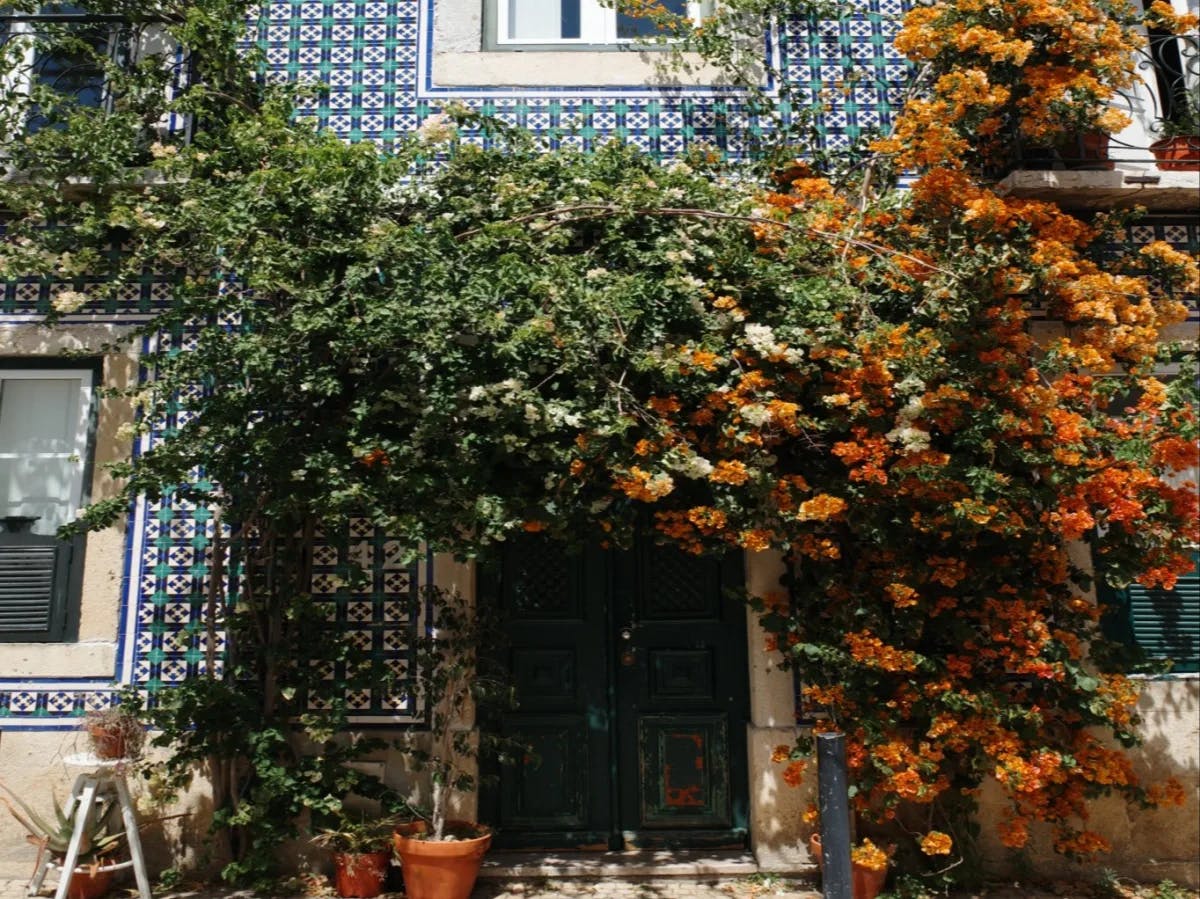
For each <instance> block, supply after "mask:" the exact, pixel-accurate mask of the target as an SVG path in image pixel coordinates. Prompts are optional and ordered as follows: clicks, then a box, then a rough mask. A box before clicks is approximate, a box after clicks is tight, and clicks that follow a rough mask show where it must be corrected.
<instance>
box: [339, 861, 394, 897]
mask: <svg viewBox="0 0 1200 899" xmlns="http://www.w3.org/2000/svg"><path fill="white" fill-rule="evenodd" d="M391 857H392V853H391V852H389V851H388V850H386V849H383V850H380V851H379V852H335V853H334V854H333V873H334V877H333V882H334V886H336V887H337V893H338V895H339V896H346V897H355V899H372V897H374V896H378V895H379V894H380V893H382V892H383V883H384V881H385V880H387V872H388V862H389V861H390V860H391Z"/></svg>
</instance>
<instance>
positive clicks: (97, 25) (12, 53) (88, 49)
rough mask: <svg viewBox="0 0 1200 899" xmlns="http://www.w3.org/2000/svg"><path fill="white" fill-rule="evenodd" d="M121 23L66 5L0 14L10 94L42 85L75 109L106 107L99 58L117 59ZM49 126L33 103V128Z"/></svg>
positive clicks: (0, 36) (0, 41) (30, 121)
mask: <svg viewBox="0 0 1200 899" xmlns="http://www.w3.org/2000/svg"><path fill="white" fill-rule="evenodd" d="M119 26H120V22H119V20H117V18H116V17H114V16H92V15H89V14H88V13H86V12H85V11H84V10H83V9H82V8H81V7H79V6H77V5H75V4H70V3H48V4H45V5H43V6H42V7H41V8H40V9H39V10H38V12H37V13H36V14H33V15H18V14H15V13H9V14H7V15H6V14H3V13H0V44H3V45H4V51H5V54H6V56H7V59H6V61H5V63H6V69H7V71H6V73H5V76H4V80H5V81H6V82H7V83H6V85H5V86H6V87H7V88H8V90H9V92H10V95H11V96H14V97H17V96H25V95H27V94H30V93H31V90H32V88H34V87H40V88H46V89H49V90H51V91H53V92H54V93H56V94H59V95H61V96H63V97H65V98H67V99H69V100H70V103H71V105H74V106H76V107H90V108H93V109H98V108H102V107H105V106H106V104H107V103H108V101H109V97H108V92H107V91H106V89H105V79H104V69H103V66H102V65H101V60H103V59H105V58H108V59H113V58H115V57H116V56H117V54H118V53H119V51H120V50H121V49H122V47H121V42H120V40H119V36H120V27H119ZM48 124H51V122H50V120H49V116H48V115H47V114H46V113H45V112H43V111H42V110H39V109H38V108H37V107H36V105H34V106H33V107H32V108H30V109H29V112H28V127H29V128H30V129H31V130H34V131H36V130H38V129H39V128H44V127H46V126H47V125H48Z"/></svg>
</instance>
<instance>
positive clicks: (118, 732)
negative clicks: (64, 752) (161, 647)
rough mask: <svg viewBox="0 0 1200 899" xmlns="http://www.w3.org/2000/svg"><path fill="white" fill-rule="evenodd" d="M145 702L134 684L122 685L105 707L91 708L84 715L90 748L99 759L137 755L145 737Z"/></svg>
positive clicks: (84, 724)
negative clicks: (143, 713) (113, 698)
mask: <svg viewBox="0 0 1200 899" xmlns="http://www.w3.org/2000/svg"><path fill="white" fill-rule="evenodd" d="M143 711H144V705H143V703H142V696H141V694H140V693H139V692H138V691H137V688H136V687H133V686H125V687H122V688H121V689H120V690H119V691H118V692H117V695H116V701H115V702H114V703H113V704H112V705H110V706H109V707H108V708H104V709H94V710H92V711H90V712H88V713H87V714H86V715H85V716H84V719H83V725H82V727H83V729H84V730H85V731H86V732H87V735H88V742H89V743H90V745H91V749H92V752H93V753H94V754H95V755H96V757H97V758H102V759H136V758H138V757H140V756H141V753H142V746H143V744H144V743H145V741H146V731H145V727H144V725H143V724H142V712H143Z"/></svg>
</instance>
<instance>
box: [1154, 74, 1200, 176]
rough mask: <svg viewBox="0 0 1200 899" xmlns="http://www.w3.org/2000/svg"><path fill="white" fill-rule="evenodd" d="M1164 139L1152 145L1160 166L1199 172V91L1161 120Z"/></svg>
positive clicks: (1190, 93) (1172, 170)
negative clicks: (1169, 115) (1168, 116)
mask: <svg viewBox="0 0 1200 899" xmlns="http://www.w3.org/2000/svg"><path fill="white" fill-rule="evenodd" d="M1161 133H1162V138H1160V139H1159V140H1156V141H1155V142H1154V143H1152V144H1151V145H1150V152H1151V153H1153V154H1154V158H1155V159H1156V160H1157V163H1156V164H1157V165H1158V167H1159V168H1160V169H1163V170H1164V171H1168V172H1200V92H1196V91H1192V92H1189V94H1188V96H1187V98H1186V99H1185V100H1184V102H1183V103H1181V104H1180V105H1179V108H1178V109H1177V110H1175V113H1174V114H1173V115H1172V116H1171V117H1170V118H1168V119H1163V120H1162V125H1161Z"/></svg>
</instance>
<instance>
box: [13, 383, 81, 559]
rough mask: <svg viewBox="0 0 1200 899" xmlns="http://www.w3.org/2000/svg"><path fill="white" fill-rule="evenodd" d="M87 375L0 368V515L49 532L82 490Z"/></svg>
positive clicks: (71, 511) (74, 507) (75, 505)
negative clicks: (29, 520) (25, 520)
mask: <svg viewBox="0 0 1200 899" xmlns="http://www.w3.org/2000/svg"><path fill="white" fill-rule="evenodd" d="M89 387H90V376H89V375H88V374H87V373H86V372H79V373H76V372H61V373H60V372H36V371H30V372H10V371H2V370H0V516H23V517H30V518H35V519H36V520H35V521H34V522H33V525H32V527H31V529H30V532H31V533H34V534H44V535H47V536H49V535H53V534H54V533H55V531H56V530H57V529H58V528H59V527H60V526H61V525H63V524H66V523H67V522H69V521H71V520H72V519H73V518H74V517H75V513H76V512H77V511H78V509H79V504H80V501H81V497H82V491H83V470H84V462H85V459H84V456H85V453H86V450H87V417H88V411H89V410H88V399H89V394H90V390H89Z"/></svg>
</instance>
